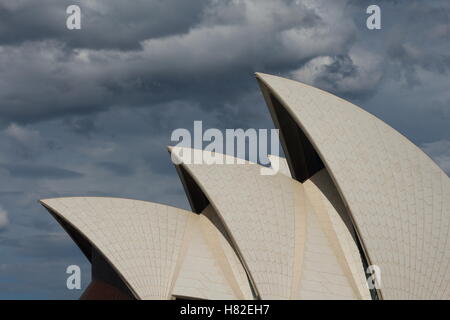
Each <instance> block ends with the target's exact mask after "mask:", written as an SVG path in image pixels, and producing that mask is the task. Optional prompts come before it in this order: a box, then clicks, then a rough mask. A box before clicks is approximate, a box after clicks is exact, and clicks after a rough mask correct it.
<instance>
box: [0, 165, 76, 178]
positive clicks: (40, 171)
mask: <svg viewBox="0 0 450 320" xmlns="http://www.w3.org/2000/svg"><path fill="white" fill-rule="evenodd" d="M0 167H2V168H5V169H6V170H7V171H8V172H9V173H10V174H11V175H12V176H13V177H18V178H27V179H74V178H81V177H82V176H83V174H81V173H79V172H76V171H72V170H67V169H62V168H58V167H51V166H45V165H21V164H3V165H0Z"/></svg>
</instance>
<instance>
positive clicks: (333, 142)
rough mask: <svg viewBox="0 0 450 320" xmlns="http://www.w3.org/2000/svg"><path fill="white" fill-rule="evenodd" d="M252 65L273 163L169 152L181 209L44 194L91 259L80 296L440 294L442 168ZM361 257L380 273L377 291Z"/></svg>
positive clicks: (448, 201) (347, 108) (354, 112)
mask: <svg viewBox="0 0 450 320" xmlns="http://www.w3.org/2000/svg"><path fill="white" fill-rule="evenodd" d="M256 76H257V80H258V82H259V85H260V87H261V90H262V93H263V95H264V98H265V100H266V103H267V105H268V107H269V110H270V113H271V115H272V118H273V120H274V123H275V126H276V127H277V128H278V129H280V137H281V143H282V146H283V149H284V153H285V155H286V160H284V159H275V158H274V157H271V159H272V160H274V159H275V160H279V161H281V164H282V167H281V169H280V170H279V171H278V172H277V173H276V174H273V175H261V174H260V168H261V166H260V165H259V164H256V163H250V162H245V164H237V163H234V164H227V165H223V164H190V163H185V162H183V161H182V159H181V158H179V159H178V160H179V161H178V162H177V163H178V164H177V165H176V169H177V172H178V174H179V176H180V179H181V181H182V183H183V186H184V189H185V192H186V194H187V197H188V199H189V202H190V205H191V208H192V211H185V210H182V209H178V208H174V207H170V206H166V205H161V204H156V203H150V202H145V201H137V200H129V199H118V198H101V197H75V198H56V199H45V200H41V204H42V205H43V206H44V207H45V208H46V209H47V210H48V211H49V212H50V213H51V214H52V215H53V216H54V218H55V219H56V220H57V221H58V222H59V223H60V224H61V225H62V227H63V228H64V229H65V230H66V231H67V232H68V233H69V235H70V236H71V237H72V239H73V240H74V241H75V242H76V244H77V245H78V246H79V247H80V249H81V250H82V251H83V253H84V254H85V255H86V257H87V258H88V259H89V260H90V262H91V264H92V282H91V283H90V285H89V286H88V288H87V289H86V290H85V292H84V293H83V295H82V297H81V298H82V299H449V298H450V272H449V270H450V233H449V229H450V228H449V227H450V179H449V178H448V176H447V175H446V173H444V172H443V171H442V170H441V169H440V168H439V167H438V166H437V165H436V164H435V163H434V162H433V161H432V160H431V159H430V158H429V157H428V156H427V155H425V154H424V153H423V152H422V151H421V150H420V149H419V148H418V147H416V146H415V145H414V144H412V143H411V142H410V141H409V140H407V139H406V138H405V137H404V136H402V135H401V134H400V133H398V132H397V131H395V130H394V129H392V128H391V127H389V126H388V125H387V124H385V123H384V122H382V121H381V120H379V119H377V118H376V117H374V116H373V115H371V114H369V113H367V112H366V111H364V110H362V109H360V108H359V107H357V106H355V105H353V104H351V103H349V102H347V101H345V100H342V99H341V98H338V97H336V96H334V95H332V94H329V93H327V92H324V91H321V90H319V89H316V88H313V87H310V86H307V85H304V84H301V83H298V82H295V81H291V80H287V79H283V78H280V77H276V76H271V75H266V74H257V75H256ZM169 151H170V152H171V153H172V156H173V157H175V158H177V155H178V154H180V152H191V153H193V154H197V155H200V156H201V155H204V153H206V152H207V151H202V150H194V149H182V148H180V147H174V148H169ZM226 157H229V156H226ZM369 266H377V268H378V269H379V271H380V272H381V273H380V274H379V275H381V277H380V279H381V283H378V286H377V287H376V288H370V289H369V286H368V282H367V280H366V278H367V277H368V276H369V275H370V272H368V270H370V267H369ZM367 272H368V273H369V274H368V273H367Z"/></svg>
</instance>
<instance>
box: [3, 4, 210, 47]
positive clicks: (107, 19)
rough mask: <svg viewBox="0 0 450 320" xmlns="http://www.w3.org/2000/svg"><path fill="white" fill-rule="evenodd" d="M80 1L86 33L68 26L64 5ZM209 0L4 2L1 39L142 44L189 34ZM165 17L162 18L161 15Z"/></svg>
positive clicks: (72, 44) (8, 41)
mask: <svg viewBox="0 0 450 320" xmlns="http://www.w3.org/2000/svg"><path fill="white" fill-rule="evenodd" d="M72 4H76V5H79V6H80V8H81V10H82V26H83V30H84V32H70V31H68V30H67V29H66V28H65V25H66V19H67V17H68V15H67V14H66V8H67V7H68V6H69V5H72ZM206 4H207V1H206V0H190V1H176V0H164V1H157V0H156V1H148V0H134V1H133V3H132V4H130V3H129V2H127V1H122V0H108V1H106V2H105V1H90V0H83V1H80V0H78V1H77V0H63V1H61V0H39V1H10V0H1V1H0V44H7V45H17V44H20V43H23V42H25V41H42V40H49V39H51V40H58V41H62V42H64V43H65V44H66V45H67V46H69V47H73V48H92V49H119V50H137V49H140V42H141V41H142V40H145V39H149V38H159V37H164V36H168V35H173V34H180V33H186V32H187V31H188V30H189V29H190V28H191V27H192V26H194V25H195V24H197V23H198V21H199V18H200V16H201V14H202V11H203V8H204V7H205V5H206ZM162 17H164V18H163V19H162Z"/></svg>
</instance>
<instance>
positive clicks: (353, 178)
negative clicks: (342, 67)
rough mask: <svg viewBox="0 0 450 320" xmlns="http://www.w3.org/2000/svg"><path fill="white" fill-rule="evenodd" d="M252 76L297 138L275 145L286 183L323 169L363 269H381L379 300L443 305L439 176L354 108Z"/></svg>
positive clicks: (447, 209) (444, 223)
mask: <svg viewBox="0 0 450 320" xmlns="http://www.w3.org/2000/svg"><path fill="white" fill-rule="evenodd" d="M256 76H257V79H258V80H259V82H260V85H261V88H262V91H263V93H264V96H265V98H266V102H267V104H268V105H269V108H270V109H273V108H274V107H275V108H280V107H281V108H282V109H284V111H281V113H283V114H284V115H289V117H290V118H291V119H292V120H293V121H295V123H296V124H297V126H298V130H300V131H301V133H302V134H303V136H300V135H298V136H297V137H298V141H297V143H295V141H289V143H284V144H283V147H284V148H285V153H286V154H287V155H288V157H287V160H288V162H289V166H290V168H291V172H292V173H293V176H294V177H295V178H296V179H298V180H301V179H303V178H305V176H304V174H305V173H306V174H307V175H309V174H311V173H312V172H313V171H314V170H316V169H317V167H316V164H318V159H319V160H320V162H322V163H323V165H324V167H326V169H327V170H328V172H329V174H330V176H331V178H332V180H333V181H334V183H335V184H336V187H337V189H338V191H339V193H340V195H341V197H342V199H343V201H344V203H345V205H346V207H347V208H348V209H349V212H350V213H351V217H352V219H353V223H354V224H355V228H356V229H357V231H358V234H359V236H360V237H361V239H362V242H363V244H364V247H365V251H366V254H367V255H368V256H369V257H370V262H371V263H372V264H376V265H378V266H379V267H380V268H381V272H382V287H381V292H382V294H383V297H384V298H387V299H449V298H450V296H449V294H450V290H449V285H450V275H449V273H448V270H450V265H449V263H450V234H449V229H450V228H449V221H450V203H449V202H450V200H449V194H450V183H449V179H448V177H447V175H446V174H445V173H444V172H443V171H442V170H441V169H440V168H439V167H438V166H437V165H436V164H435V163H434V162H433V161H432V160H431V159H430V158H429V157H428V156H427V155H425V154H424V153H423V152H422V151H421V150H420V149H419V148H418V147H416V146H415V145H414V144H413V143H411V142H410V141H409V140H408V139H406V138H405V137H404V136H402V135H401V134H400V133H398V132H397V131H396V130H394V129H393V128H391V127H390V126H388V125H387V124H385V123H384V122H383V121H381V120H379V119H378V118H376V117H374V116H373V115H371V114H369V113H367V112H366V111H364V110H362V109H360V108H359V107H357V106H355V105H353V104H351V103H349V102H347V101H345V100H343V99H341V98H339V97H336V96H334V95H332V94H330V93H327V92H325V91H322V90H319V89H316V88H313V87H310V86H307V85H304V84H301V83H299V82H296V81H292V80H287V79H284V78H280V77H276V76H271V75H267V74H261V73H258V74H257V75H256ZM274 101H275V103H274ZM275 104H276V106H274V105H275ZM272 113H273V111H272ZM305 138H306V139H307V147H306V151H305V147H304V145H305V141H304V139H305ZM309 146H310V147H312V148H313V151H314V152H312V151H311V150H310V148H309ZM297 148H298V149H299V150H300V151H298V150H296V149H297ZM305 155H306V158H305ZM316 155H317V157H316ZM296 157H300V158H301V159H298V158H296ZM302 157H303V158H302ZM309 157H310V158H309ZM296 166H300V167H301V166H303V168H300V169H299V168H296ZM311 168H312V169H311ZM298 172H300V174H298Z"/></svg>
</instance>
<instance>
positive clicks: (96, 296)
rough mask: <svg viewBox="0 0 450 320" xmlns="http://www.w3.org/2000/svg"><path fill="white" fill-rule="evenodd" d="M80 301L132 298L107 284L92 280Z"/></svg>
mask: <svg viewBox="0 0 450 320" xmlns="http://www.w3.org/2000/svg"><path fill="white" fill-rule="evenodd" d="M80 300H134V298H133V297H131V296H130V295H129V294H127V293H126V292H123V291H122V290H120V289H119V288H117V287H115V286H113V285H111V284H109V283H106V282H103V281H101V280H93V281H92V282H91V283H90V284H89V286H88V287H87V288H86V290H85V291H84V292H83V294H82V295H81V297H80Z"/></svg>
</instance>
